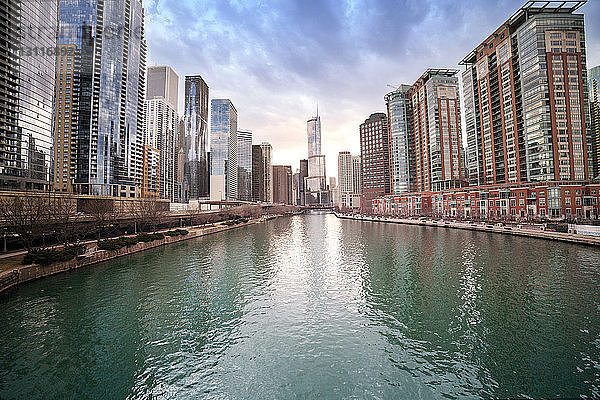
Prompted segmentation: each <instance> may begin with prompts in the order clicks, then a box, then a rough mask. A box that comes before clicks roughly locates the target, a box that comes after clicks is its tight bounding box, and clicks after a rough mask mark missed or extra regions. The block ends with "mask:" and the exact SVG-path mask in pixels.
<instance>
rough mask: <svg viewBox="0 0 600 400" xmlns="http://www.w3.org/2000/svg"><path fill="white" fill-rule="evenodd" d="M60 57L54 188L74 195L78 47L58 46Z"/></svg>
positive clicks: (57, 71) (58, 62) (56, 105)
mask: <svg viewBox="0 0 600 400" xmlns="http://www.w3.org/2000/svg"><path fill="white" fill-rule="evenodd" d="M58 49H59V52H60V54H58V55H57V57H56V59H57V64H56V68H57V69H56V83H55V89H56V94H55V99H56V102H55V104H54V164H53V165H54V167H53V169H54V171H53V175H54V178H53V180H54V182H53V188H54V190H55V191H57V192H66V193H72V192H73V183H74V176H75V168H74V165H73V164H72V162H71V161H72V160H73V156H74V152H75V148H73V147H72V146H71V145H72V144H73V143H74V141H73V138H74V136H75V132H76V131H77V125H76V124H75V123H74V121H76V120H77V116H76V112H77V111H76V108H77V107H76V104H77V103H76V102H75V100H76V99H75V98H74V96H73V93H74V92H75V87H76V86H75V79H74V78H73V71H74V70H77V69H78V68H77V66H76V64H75V63H76V62H77V61H78V58H77V57H76V56H75V55H76V52H77V47H76V46H75V45H73V44H61V45H59V46H58Z"/></svg>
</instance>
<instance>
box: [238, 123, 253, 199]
mask: <svg viewBox="0 0 600 400" xmlns="http://www.w3.org/2000/svg"><path fill="white" fill-rule="evenodd" d="M237 163H238V199H239V200H242V201H252V132H250V131H238V132H237Z"/></svg>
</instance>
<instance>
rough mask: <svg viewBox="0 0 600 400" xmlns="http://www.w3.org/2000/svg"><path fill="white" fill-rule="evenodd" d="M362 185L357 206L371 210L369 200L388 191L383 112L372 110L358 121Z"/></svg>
mask: <svg viewBox="0 0 600 400" xmlns="http://www.w3.org/2000/svg"><path fill="white" fill-rule="evenodd" d="M359 130H360V158H361V162H362V165H361V167H362V184H363V185H362V188H361V200H360V208H361V210H363V211H369V210H371V209H372V204H371V202H372V201H373V199H375V198H378V197H383V196H385V195H388V194H390V193H391V186H392V181H391V166H390V132H389V129H388V118H387V115H385V114H384V113H374V114H371V115H370V116H369V118H367V119H366V120H365V122H364V123H362V124H360V128H359Z"/></svg>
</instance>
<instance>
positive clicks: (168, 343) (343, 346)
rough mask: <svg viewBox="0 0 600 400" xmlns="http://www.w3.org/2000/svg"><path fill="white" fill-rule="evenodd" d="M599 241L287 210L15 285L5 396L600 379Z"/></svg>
mask: <svg viewBox="0 0 600 400" xmlns="http://www.w3.org/2000/svg"><path fill="white" fill-rule="evenodd" d="M599 266H600V251H598V250H596V249H594V248H590V247H580V246H574V245H570V244H561V243H555V242H550V241H542V240H534V239H527V238H518V237H511V236H504V235H493V234H486V233H479V232H469V231H459V230H450V229H443V228H428V227H411V226H403V225H390V224H377V223H367V222H356V221H345V220H338V219H336V218H335V217H334V216H332V215H324V214H313V215H307V216H299V217H292V218H281V219H278V220H274V221H270V222H268V223H266V224H264V225H257V226H253V227H247V228H241V229H238V230H234V231H230V232H226V233H222V234H217V235H213V236H211V237H206V238H204V239H200V240H193V241H189V242H186V243H182V244H178V245H174V246H171V247H166V248H162V249H157V250H153V251H150V252H146V253H143V254H139V255H136V256H133V257H130V258H127V259H122V260H117V261H113V262H111V263H106V264H102V265H99V266H95V267H92V268H88V269H87V270H83V271H76V272H73V273H67V274H62V275H58V276H55V277H51V278H48V279H44V280H40V281H37V282H33V283H31V284H28V285H25V286H22V287H20V288H17V289H15V290H12V291H10V292H9V293H6V294H3V295H2V296H0V304H1V308H0V346H1V347H2V349H4V351H3V352H2V353H1V354H0V398H65V397H73V398H98V399H100V398H130V399H146V398H190V399H192V398H209V399H210V398H214V399H237V398H239V399H247V398H254V399H265V398H278V399H286V398H290V399H291V398H334V399H338V398H464V397H469V398H476V397H480V398H489V397H527V396H530V397H534V398H536V397H537V398H539V397H556V396H559V397H579V396H583V397H586V396H587V397H589V398H593V397H598V396H600V393H599V387H600V375H599V374H600V364H599V362H600V293H599V292H600V290H599V285H598V283H599V282H598V281H599V277H600V273H599V271H598V268H599Z"/></svg>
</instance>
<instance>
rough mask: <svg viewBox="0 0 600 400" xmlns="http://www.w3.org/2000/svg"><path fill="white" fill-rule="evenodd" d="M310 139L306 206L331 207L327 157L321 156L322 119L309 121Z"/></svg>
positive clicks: (314, 118)
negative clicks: (326, 165) (326, 169)
mask: <svg viewBox="0 0 600 400" xmlns="http://www.w3.org/2000/svg"><path fill="white" fill-rule="evenodd" d="M306 133H307V138H308V177H307V178H306V185H305V188H306V189H305V190H306V192H305V193H306V195H305V196H306V205H311V204H315V205H330V194H329V191H328V190H327V175H326V173H325V172H326V171H325V156H324V155H323V154H321V117H319V112H318V111H317V116H316V117H313V118H311V119H309V120H308V121H307V126H306Z"/></svg>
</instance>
